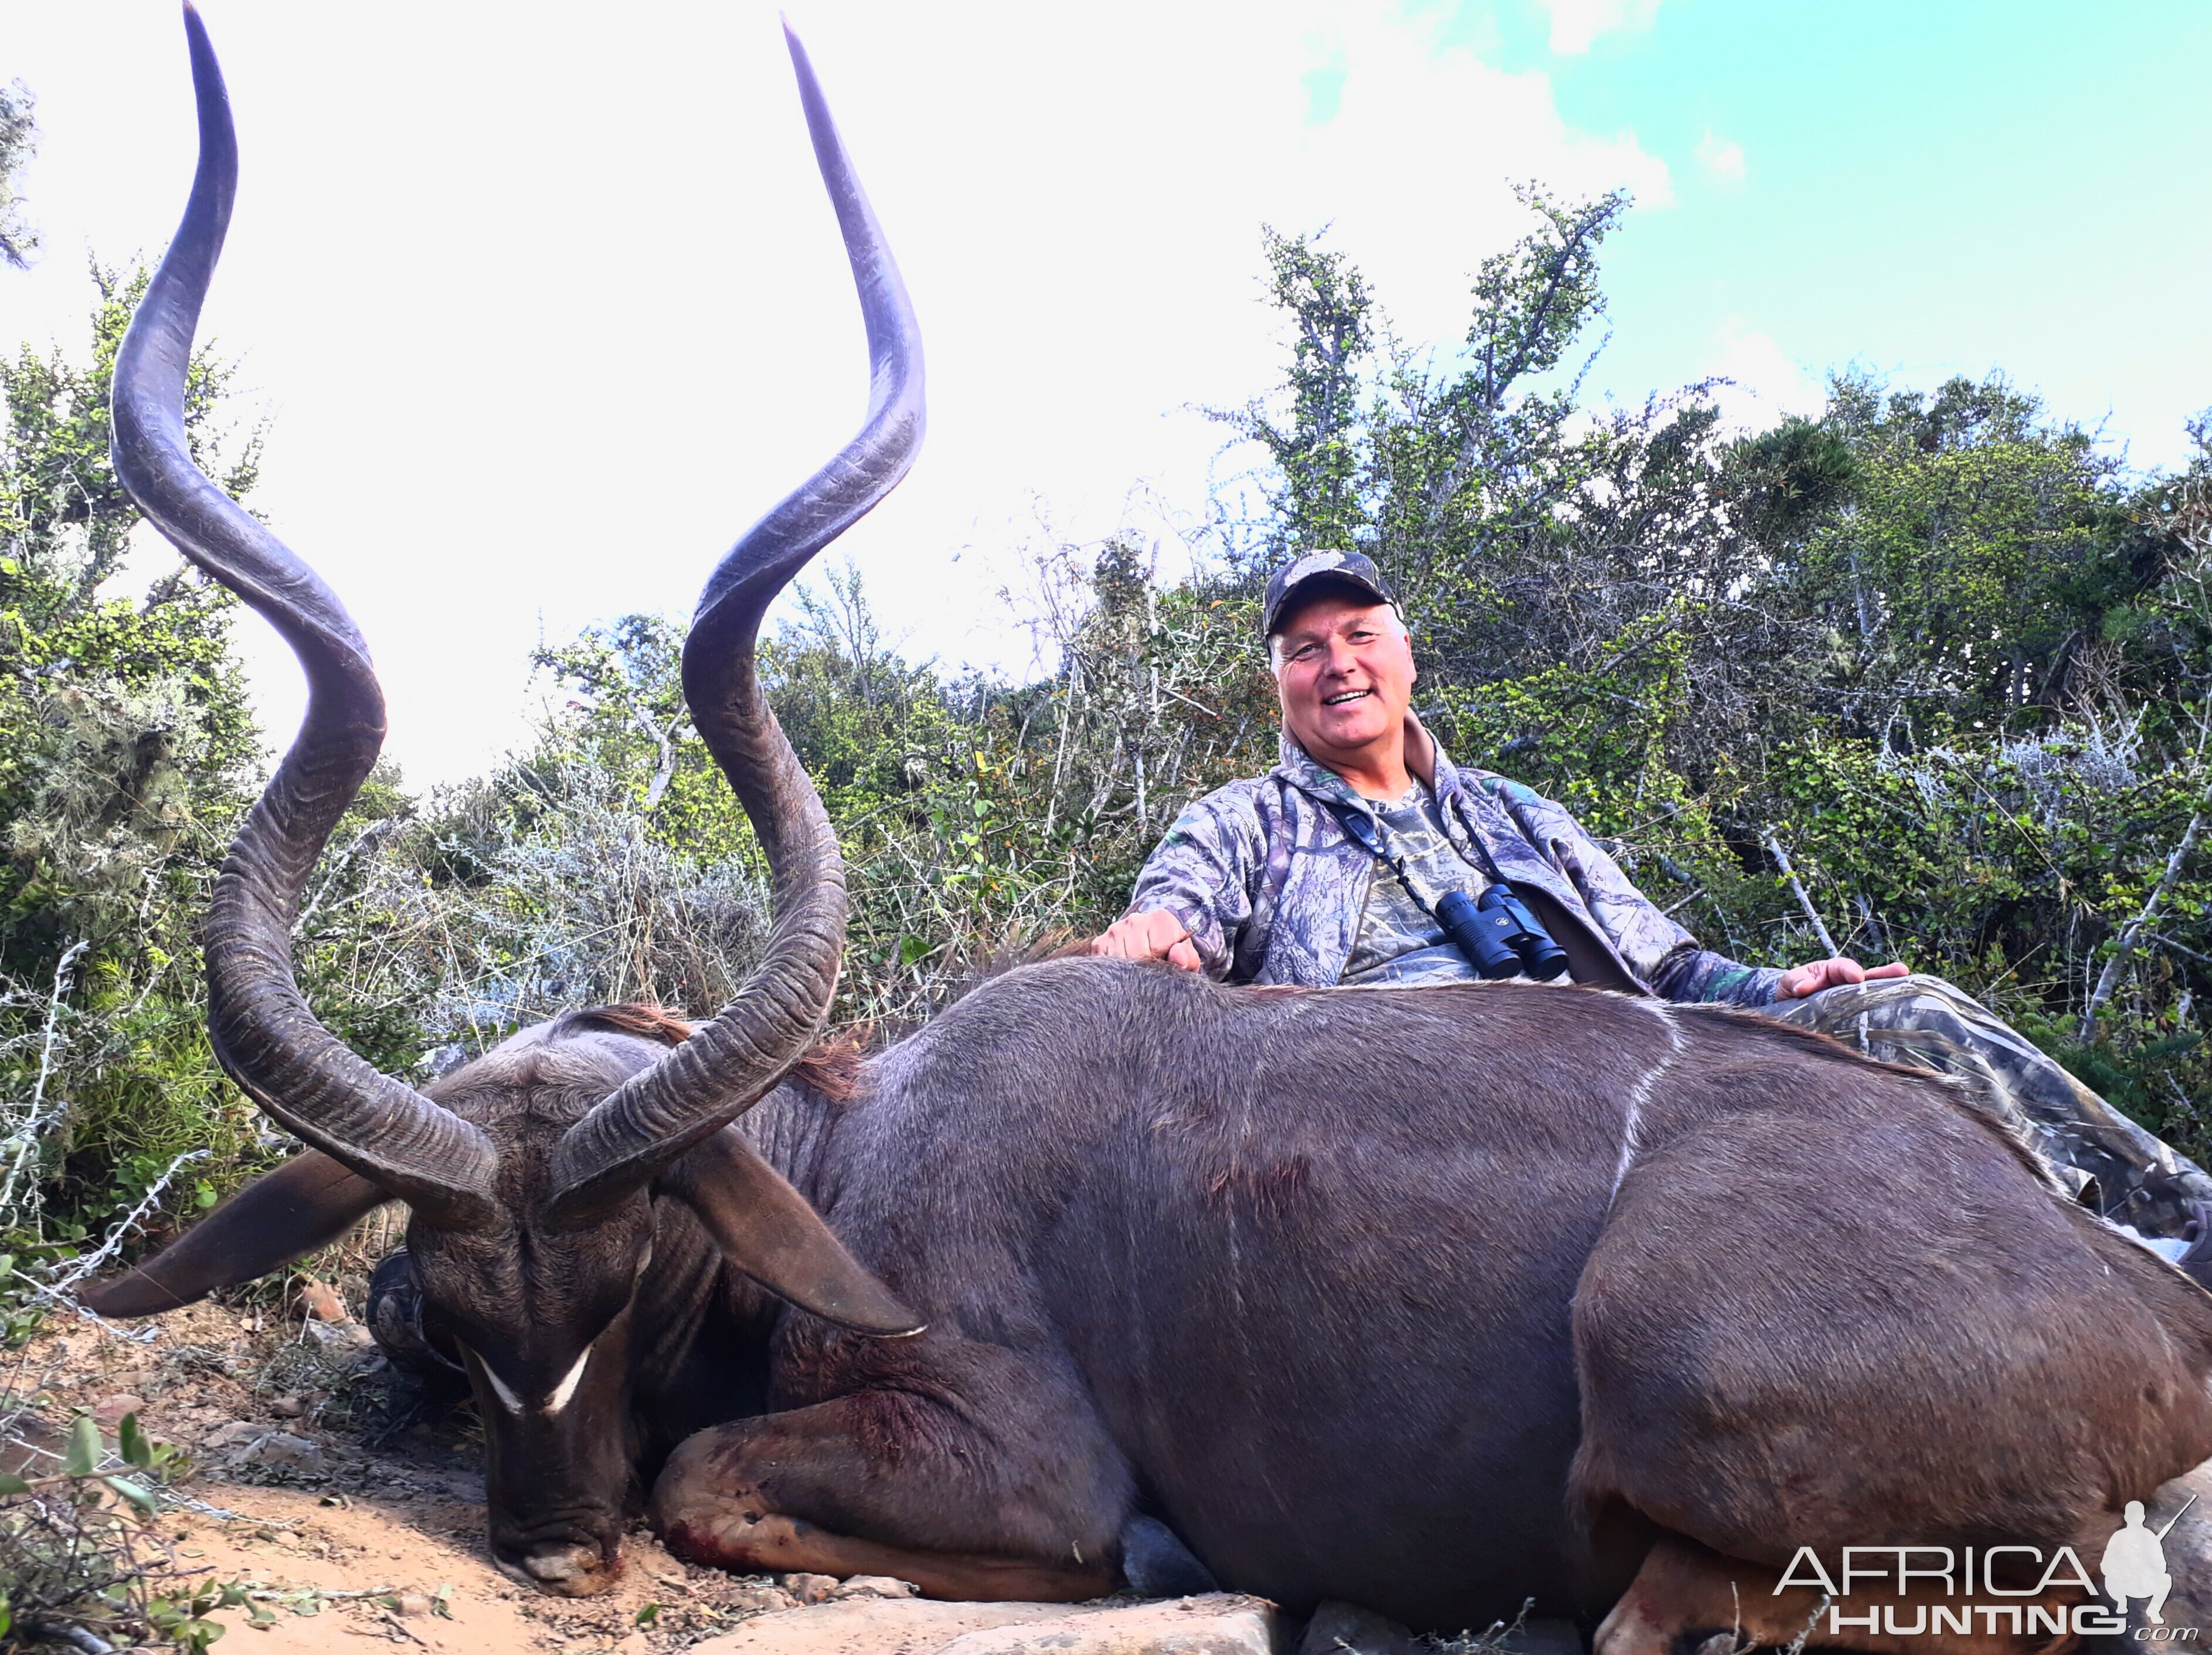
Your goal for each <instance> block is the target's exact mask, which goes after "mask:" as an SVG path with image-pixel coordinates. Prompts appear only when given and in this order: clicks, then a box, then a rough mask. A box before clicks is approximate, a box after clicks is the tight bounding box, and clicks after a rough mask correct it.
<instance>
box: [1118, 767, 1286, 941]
mask: <svg viewBox="0 0 2212 1655" xmlns="http://www.w3.org/2000/svg"><path fill="white" fill-rule="evenodd" d="M1245 785H1246V786H1247V787H1249V785H1250V784H1249V783H1248V784H1245ZM1266 860H1267V843H1266V836H1265V834H1264V832H1263V831H1262V830H1261V824H1260V821H1259V818H1258V815H1257V813H1256V812H1255V811H1253V810H1252V809H1251V808H1250V807H1249V800H1245V799H1244V798H1243V796H1242V790H1241V789H1240V788H1238V787H1237V786H1235V785H1231V787H1227V788H1222V789H1220V790H1219V791H1218V792H1216V793H1211V794H1207V795H1206V797H1205V798H1203V799H1199V800H1193V801H1192V802H1191V803H1190V804H1189V805H1187V806H1184V808H1183V812H1182V815H1180V816H1178V817H1176V821H1175V825H1174V826H1173V827H1171V828H1170V829H1169V830H1168V831H1167V833H1166V836H1165V837H1163V838H1162V839H1161V840H1160V843H1159V844H1158V847H1157V848H1155V849H1154V850H1153V851H1152V855H1151V856H1150V857H1149V858H1147V859H1146V862H1145V866H1144V870H1143V872H1141V873H1139V874H1138V875H1137V888H1136V891H1135V892H1134V893H1133V895H1132V896H1131V897H1130V898H1129V907H1128V912H1129V913H1132V914H1141V913H1149V912H1152V911H1153V910H1158V911H1160V912H1163V913H1168V914H1172V915H1174V916H1175V917H1176V919H1177V920H1178V921H1179V922H1181V923H1182V928H1183V929H1184V930H1186V931H1188V933H1190V939H1191V940H1192V942H1194V944H1196V945H1197V947H1198V958H1199V960H1200V964H1202V965H1203V966H1204V968H1205V970H1206V976H1208V977H1217V978H1218V977H1225V976H1227V975H1228V972H1229V968H1230V966H1231V963H1232V962H1233V961H1234V959H1235V958H1236V952H1237V940H1238V938H1239V937H1240V936H1241V935H1242V934H1243V929H1244V927H1245V925H1246V923H1247V922H1249V920H1250V919H1251V917H1252V898H1253V892H1254V891H1255V888H1256V885H1257V884H1258V880H1259V878H1260V874H1261V867H1262V865H1263V864H1264V862H1265V861H1266Z"/></svg>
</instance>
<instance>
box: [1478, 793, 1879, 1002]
mask: <svg viewBox="0 0 2212 1655" xmlns="http://www.w3.org/2000/svg"><path fill="white" fill-rule="evenodd" d="M1505 786H1506V788H1507V789H1508V792H1507V803H1508V804H1509V806H1511V807H1512V808H1513V812H1514V815H1515V818H1516V819H1517V820H1519V821H1520V822H1522V824H1523V828H1524V831H1529V837H1531V838H1533V839H1535V840H1536V841H1537V843H1538V844H1539V845H1540V847H1541V848H1545V849H1549V850H1550V851H1551V853H1552V855H1553V856H1555V857H1556V858H1558V859H1559V862H1560V863H1561V865H1562V867H1564V869H1565V872H1566V873H1567V875H1568V877H1569V878H1570V879H1573V880H1574V882H1575V885H1576V886H1577V889H1579V890H1580V891H1582V892H1583V900H1584V902H1585V903H1586V904H1588V906H1589V909H1590V912H1591V916H1592V917H1593V918H1595V920H1596V921H1597V922H1598V923H1599V924H1600V925H1601V926H1602V927H1603V928H1604V929H1605V931H1606V934H1607V935H1608V936H1609V937H1611V938H1612V939H1613V946H1615V947H1616V948H1618V949H1620V952H1621V954H1622V956H1623V957H1624V958H1626V959H1627V961H1628V963H1629V964H1630V965H1631V966H1632V968H1633V969H1634V970H1635V971H1636V972H1637V974H1638V976H1640V977H1643V978H1644V981H1645V982H1647V983H1650V985H1651V986H1652V988H1653V989H1656V990H1657V992H1658V993H1659V994H1660V995H1663V996H1664V997H1665V998H1667V999H1668V1000H1674V1001H1703V1002H1706V1003H1716V1002H1717V1003H1720V1004H1723V1005H1735V1006H1767V1005H1771V1004H1772V1003H1773V1002H1774V1001H1778V1000H1794V999H1798V998H1801V997H1802V996H1804V995H1812V994H1818V993H1819V992H1820V990H1821V989H1832V988H1834V987H1836V986H1838V984H1841V983H1860V982H1863V981H1865V980H1867V979H1868V978H1871V977H1904V976H1905V975H1906V974H1907V972H1908V970H1910V968H1909V967H1907V966H1905V965H1901V964H1894V963H1893V964H1887V965H1878V966H1875V967H1872V968H1869V967H1866V966H1863V965H1861V964H1858V962H1857V961H1856V960H1850V959H1841V958H1838V959H1824V960H1816V961H1814V963H1812V964H1808V965H1800V966H1797V967H1796V968H1794V969H1793V970H1787V971H1781V970H1775V969H1773V968H1772V967H1771V966H1762V965H1746V964H1743V963H1742V962H1741V961H1740V960H1735V959H1730V958H1729V957H1728V956H1727V955H1726V954H1722V953H1716V952H1714V951H1713V950H1711V949H1710V948H1705V947H1700V946H1699V944H1698V940H1697V939H1696V938H1694V937H1692V935H1691V934H1689V933H1688V932H1687V931H1685V930H1684V929H1683V928H1681V927H1680V926H1679V925H1677V924H1675V923H1674V921H1673V920H1671V919H1669V918H1668V917H1667V916H1666V915H1664V914H1662V913H1661V912H1660V911H1659V910H1658V909H1657V908H1656V906H1654V905H1653V904H1652V902H1651V899H1650V897H1646V896H1645V895H1644V893H1643V892H1642V891H1639V890H1638V889H1637V888H1636V885H1635V884H1634V883H1633V882H1632V880H1631V879H1629V877H1628V875H1627V874H1626V873H1625V872H1624V871H1623V870H1622V868H1621V866H1620V863H1618V862H1616V861H1613V858H1612V857H1611V856H1609V855H1607V854H1606V852H1605V850H1604V849H1603V848H1602V847H1601V846H1600V845H1599V844H1598V843H1597V841H1596V840H1595V839H1593V838H1591V837H1590V836H1589V834H1588V833H1587V832H1585V831H1583V825H1582V824H1581V823H1579V822H1577V820H1575V818H1574V816H1573V814H1572V813H1571V812H1569V811H1568V810H1567V809H1566V808H1565V806H1561V805H1559V804H1556V803H1554V802H1553V800H1549V799H1546V798H1543V797H1541V795H1540V794H1535V793H1534V792H1531V791H1530V790H1529V789H1528V788H1522V787H1519V786H1517V785H1516V784H1515V783H1512V782H1508V783H1506V784H1505ZM1547 841H1548V842H1549V843H1548V844H1547V843H1546V842H1547Z"/></svg>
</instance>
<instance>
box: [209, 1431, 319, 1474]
mask: <svg viewBox="0 0 2212 1655" xmlns="http://www.w3.org/2000/svg"><path fill="white" fill-rule="evenodd" d="M231 1463H232V1464H234V1465H269V1466H281V1467H283V1468H284V1469H289V1470H294V1471H319V1470H321V1469H323V1451H322V1450H321V1449H320V1448H319V1447H317V1446H316V1445H314V1444H313V1443H311V1442H309V1441H308V1440H307V1439H306V1438H305V1437H295V1436H294V1435H293V1434H292V1433H290V1432H289V1431H271V1432H270V1433H269V1434H268V1435H266V1436H264V1437H263V1438H262V1439H260V1440H259V1441H258V1442H256V1443H254V1444H252V1445H251V1446H249V1447H247V1448H246V1449H245V1450H244V1451H242V1452H240V1453H238V1454H234V1455H233V1456H232V1457H231Z"/></svg>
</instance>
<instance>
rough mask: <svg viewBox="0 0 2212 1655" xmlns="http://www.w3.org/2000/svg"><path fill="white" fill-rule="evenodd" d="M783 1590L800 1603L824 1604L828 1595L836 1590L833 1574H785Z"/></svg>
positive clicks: (835, 1580) (835, 1579)
mask: <svg viewBox="0 0 2212 1655" xmlns="http://www.w3.org/2000/svg"><path fill="white" fill-rule="evenodd" d="M783 1589H784V1590H785V1591H787V1592H789V1593H790V1594H791V1595H792V1596H793V1597H796V1598H797V1599H798V1600H799V1602H800V1603H828V1602H829V1594H830V1593H831V1592H833V1591H836V1590H837V1577H836V1575H834V1574H787V1575H785V1576H784V1577H783Z"/></svg>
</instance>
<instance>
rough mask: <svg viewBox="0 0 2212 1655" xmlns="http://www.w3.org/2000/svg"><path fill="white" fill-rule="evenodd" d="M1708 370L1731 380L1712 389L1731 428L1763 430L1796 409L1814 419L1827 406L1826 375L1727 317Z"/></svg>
mask: <svg viewBox="0 0 2212 1655" xmlns="http://www.w3.org/2000/svg"><path fill="white" fill-rule="evenodd" d="M1711 362H1712V366H1711V368H1710V369H1709V370H1708V371H1709V372H1711V373H1712V374H1717V375H1719V376H1720V377H1722V378H1723V379H1727V380H1732V381H1734V383H1732V384H1729V385H1724V386H1721V387H1720V388H1719V389H1718V391H1717V392H1716V393H1715V396H1714V402H1715V403H1716V405H1717V406H1718V407H1719V409H1720V412H1721V423H1722V424H1723V426H1724V427H1725V428H1726V429H1729V431H1731V432H1745V431H1763V430H1765V429H1767V428H1768V427H1769V426H1771V425H1775V424H1778V423H1780V422H1781V421H1782V420H1783V419H1784V417H1787V416H1789V415H1791V414H1796V415H1800V416H1802V417H1804V418H1807V419H1813V418H1817V417H1819V415H1820V412H1821V411H1822V410H1823V409H1825V408H1826V406H1827V405H1828V386H1827V380H1826V377H1825V376H1824V375H1822V374H1818V373H1815V372H1814V371H1813V370H1812V369H1810V368H1807V367H1806V366H1805V364H1804V363H1802V362H1798V361H1796V360H1795V359H1794V358H1792V357H1791V356H1789V355H1788V354H1787V353H1785V352H1784V350H1783V349H1782V347H1781V346H1780V345H1778V344H1776V343H1775V342H1774V340H1773V339H1772V338H1771V337H1770V336H1768V335H1767V334H1765V333H1760V332H1756V331H1754V330H1752V329H1747V328H1746V327H1745V326H1744V325H1743V319H1742V318H1741V317H1737V316H1730V317H1729V318H1728V319H1726V320H1724V321H1723V323H1722V324H1721V326H1720V328H1719V330H1718V332H1717V333H1716V335H1715V336H1714V340H1713V348H1712V356H1711Z"/></svg>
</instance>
